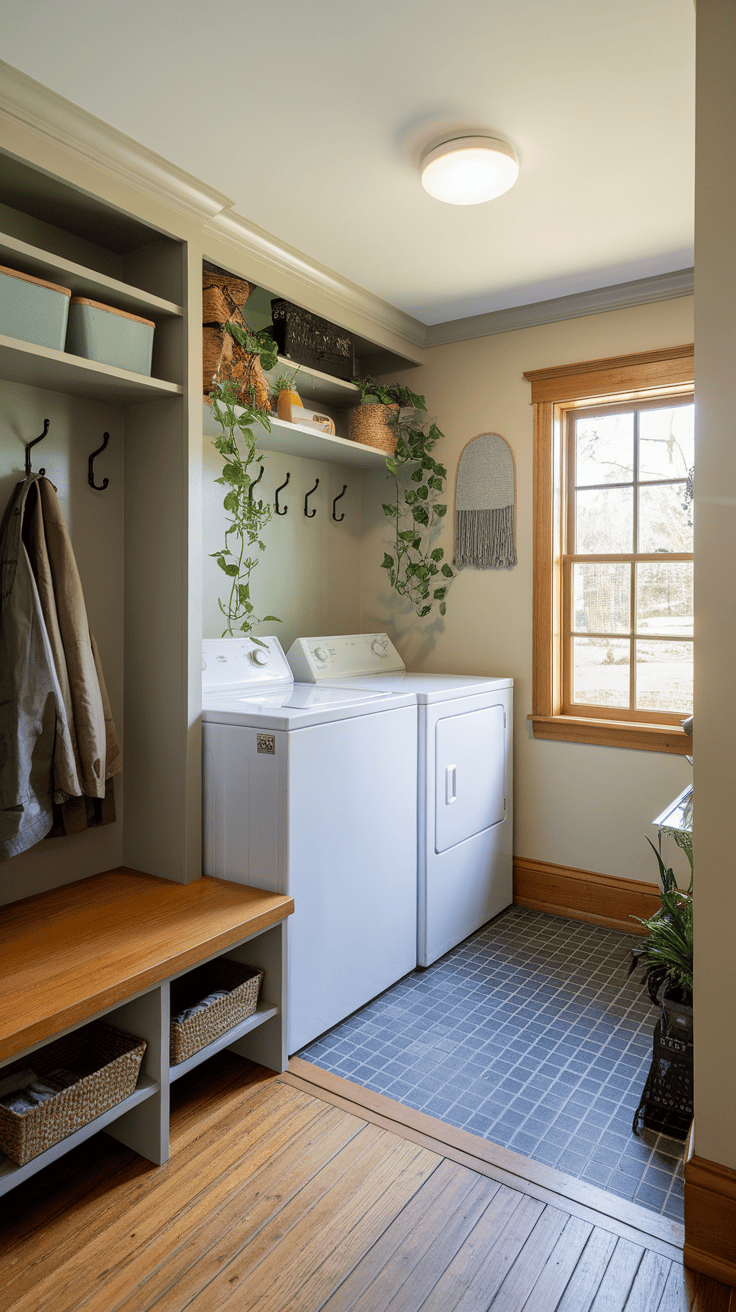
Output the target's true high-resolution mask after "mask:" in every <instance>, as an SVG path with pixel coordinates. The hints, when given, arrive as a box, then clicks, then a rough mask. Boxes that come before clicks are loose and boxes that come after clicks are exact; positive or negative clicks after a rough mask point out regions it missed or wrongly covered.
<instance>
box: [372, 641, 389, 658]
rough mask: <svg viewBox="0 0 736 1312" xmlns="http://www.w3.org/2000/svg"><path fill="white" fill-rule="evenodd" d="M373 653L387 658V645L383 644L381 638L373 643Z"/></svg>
mask: <svg viewBox="0 0 736 1312" xmlns="http://www.w3.org/2000/svg"><path fill="white" fill-rule="evenodd" d="M371 651H372V652H373V655H374V656H385V655H386V643H385V642H382V641H381V639H380V638H374V639H373V642H372V643H371Z"/></svg>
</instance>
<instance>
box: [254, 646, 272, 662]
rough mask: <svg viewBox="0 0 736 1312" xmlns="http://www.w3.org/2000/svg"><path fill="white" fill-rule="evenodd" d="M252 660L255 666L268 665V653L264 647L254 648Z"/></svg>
mask: <svg viewBox="0 0 736 1312" xmlns="http://www.w3.org/2000/svg"><path fill="white" fill-rule="evenodd" d="M250 658H251V660H252V661H253V664H254V665H268V653H267V652H265V651H264V650H263V648H262V647H254V648H253V651H252V652H251V654H250Z"/></svg>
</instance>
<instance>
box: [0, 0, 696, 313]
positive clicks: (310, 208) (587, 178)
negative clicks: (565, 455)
mask: <svg viewBox="0 0 736 1312" xmlns="http://www.w3.org/2000/svg"><path fill="white" fill-rule="evenodd" d="M0 17H1V19H2V29H3V43H2V57H3V59H4V60H5V61H7V63H9V64H12V65H14V66H15V67H16V68H18V69H20V70H21V71H22V72H24V73H26V74H28V75H29V76H31V77H33V78H35V79H36V80H37V81H39V82H42V83H43V84H44V85H46V86H48V87H50V88H51V89H52V90H54V91H56V92H58V93H59V94H60V95H63V96H65V97H66V98H67V99H69V100H71V101H73V102H74V103H75V104H77V105H79V106H81V107H82V108H83V109H85V110H87V111H88V112H90V113H93V114H95V115H97V116H98V117H99V118H101V119H103V120H104V121H105V122H107V123H109V124H111V125H112V126H113V127H115V128H117V129H119V130H120V131H121V132H124V133H126V134H127V135H128V136H131V137H133V138H135V139H136V140H137V141H139V142H141V143H142V144H143V145H144V146H146V147H148V148H149V149H150V150H153V151H155V152H157V153H158V154H160V155H162V156H164V158H166V159H168V160H169V161H170V162H171V163H173V164H176V165H177V166H178V167H179V168H182V169H184V170H186V171H187V172H189V173H192V174H194V176H195V177H197V178H199V179H200V180H201V181H202V182H204V183H207V184H208V185H209V186H210V187H213V188H215V189H216V190H219V191H221V192H224V193H225V194H226V195H227V196H229V197H230V198H231V199H232V200H233V202H234V209H235V211H236V212H237V213H239V214H240V215H242V216H243V217H244V218H246V219H247V220H249V221H250V222H252V223H255V224H257V225H258V226H259V227H262V228H265V229H266V230H267V231H268V232H270V233H272V234H273V235H274V236H275V237H277V238H279V239H281V240H282V241H284V242H286V243H287V244H288V245H290V246H293V247H296V248H297V249H298V250H300V251H302V252H304V253H305V254H306V255H308V256H309V257H311V258H312V259H314V260H317V261H318V262H320V263H321V264H324V265H327V266H328V267H329V268H331V269H333V270H334V271H335V272H337V273H339V274H340V275H342V276H343V277H345V278H348V279H350V280H351V281H353V282H355V283H357V284H358V285H359V286H361V287H363V288H365V289H366V290H368V291H370V292H372V293H374V294H375V295H377V296H380V297H382V298H383V299H384V300H386V301H388V302H389V303H390V304H392V305H395V306H397V307H398V308H399V309H402V310H404V311H406V312H407V313H409V314H411V315H414V316H415V317H416V318H418V319H420V320H421V321H422V322H423V323H426V324H434V323H438V322H443V321H445V320H448V319H455V318H460V317H462V316H465V315H469V314H481V313H485V312H488V311H492V310H499V309H505V308H507V307H510V306H517V305H523V304H528V303H530V302H534V301H539V300H546V299H548V298H550V297H555V296H564V295H568V294H570V293H573V292H581V291H588V290H591V289H593V288H597V287H603V286H609V285H611V284H614V283H619V282H626V281H629V280H632V279H636V278H645V277H649V276H652V275H656V274H662V273H669V272H672V271H673V270H676V269H682V268H687V267H689V266H690V265H692V262H693V251H692V246H693V189H694V117H695V110H694V43H695V33H694V27H695V23H694V6H693V3H692V0H372V3H370V4H364V3H356V0H277V2H276V3H274V4H272V5H270V6H269V5H267V4H266V3H260V4H255V3H253V0H209V2H208V3H206V4H202V3H201V0H196V3H195V2H194V0H123V3H120V0H54V2H53V3H49V0H0ZM466 126H467V127H484V128H488V129H492V130H495V131H496V132H497V133H498V135H500V136H504V137H506V139H507V140H509V141H510V142H511V143H512V145H513V146H514V147H515V149H516V152H517V154H518V156H519V161H520V166H521V172H520V176H519V181H518V182H517V184H516V186H515V187H513V188H512V190H511V191H510V192H507V193H506V195H505V196H502V197H500V198H499V199H498V200H495V201H491V202H489V203H487V204H485V205H477V206H468V207H465V206H450V205H443V204H442V203H440V202H439V201H436V200H433V199H432V198H431V197H430V196H428V195H426V193H425V192H424V191H423V190H422V187H421V185H420V182H419V175H418V172H417V169H416V160H417V158H418V155H419V154H420V153H421V150H422V147H423V146H424V145H425V144H426V143H427V142H428V141H429V140H430V139H433V138H436V137H437V136H438V135H440V134H441V133H442V132H443V131H444V130H445V129H455V128H458V127H461V128H462V127H466Z"/></svg>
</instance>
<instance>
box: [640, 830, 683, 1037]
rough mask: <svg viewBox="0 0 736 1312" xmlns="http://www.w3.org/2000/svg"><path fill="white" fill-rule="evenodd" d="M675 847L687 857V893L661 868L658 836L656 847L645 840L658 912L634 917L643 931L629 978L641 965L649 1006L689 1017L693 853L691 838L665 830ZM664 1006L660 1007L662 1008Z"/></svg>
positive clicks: (662, 861) (663, 867) (660, 841)
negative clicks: (655, 870) (655, 874)
mask: <svg viewBox="0 0 736 1312" xmlns="http://www.w3.org/2000/svg"><path fill="white" fill-rule="evenodd" d="M668 832H669V833H671V834H672V837H673V838H674V840H675V842H676V843H677V845H678V847H680V848H681V849H682V850H683V851H684V852H685V854H686V855H687V858H688V861H689V864H690V884H689V886H688V888H687V889H681V888H679V887H678V884H677V880H676V879H675V875H674V871H673V870H672V869H671V868H670V867H668V866H667V865H665V862H664V858H663V857H662V832H661V830H660V831H659V833H658V845H657V847H655V846H654V843H653V842H652V841H651V839H649V838H648V839H647V842H648V843H649V846H650V847H651V849H652V851H653V852H654V855H655V857H656V858H657V864H658V866H659V887H660V894H659V896H660V902H661V905H660V907H659V909H658V910H657V911H656V912H655V913H654V915H653V916H650V918H649V919H648V920H643V919H642V918H641V916H634V919H635V920H638V921H639V924H640V925H643V926H644V928H645V929H646V930H647V938H646V940H645V942H644V944H643V946H642V947H641V948H635V949H634V952H633V953H632V957H633V960H632V963H631V967H630V969H629V974H631V972H632V971H633V970H635V969H636V967H637V966H638V965H641V964H643V966H644V975H643V982H644V983H646V986H647V991H648V993H649V996H650V998H651V999H652V1001H653V1002H659V1003H660V1004H662V1000H663V999H667V1000H668V1002H669V1001H671V1002H672V1004H673V1006H675V1007H677V1006H679V1007H684V1008H686V1009H687V1010H688V1011H689V1012H690V1015H691V1016H692V1000H693V851H692V836H691V835H690V834H687V833H684V832H683V831H678V830H669V831H668ZM663 1005H664V1004H663Z"/></svg>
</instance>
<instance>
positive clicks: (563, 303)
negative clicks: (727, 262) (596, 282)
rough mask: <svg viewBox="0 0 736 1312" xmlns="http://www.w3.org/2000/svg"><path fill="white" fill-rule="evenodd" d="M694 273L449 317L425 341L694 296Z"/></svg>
mask: <svg viewBox="0 0 736 1312" xmlns="http://www.w3.org/2000/svg"><path fill="white" fill-rule="evenodd" d="M694 274H695V271H694V269H677V270H675V272H674V273H661V274H657V275H656V276H654V277H652V278H637V279H635V280H634V281H633V282H620V283H616V284H614V286H612V287H596V288H594V289H593V290H592V291H589V292H575V293H573V294H572V295H571V296H556V297H554V298H553V299H552V300H549V301H534V302H532V303H531V304H530V305H518V306H513V307H511V308H510V309H508V310H492V311H491V312H490V313H489V314H473V315H470V316H468V318H466V319H448V320H447V322H446V323H437V324H432V325H431V326H430V327H429V328H427V336H426V341H425V345H426V346H447V345H449V343H451V342H465V341H468V340H469V339H470V338H472V337H491V336H493V334H494V333H510V332H515V331H516V330H517V329H519V328H536V327H538V326H539V325H540V324H545V323H557V322H559V321H560V320H562V319H583V318H585V316H586V315H589V314H605V313H606V311H608V310H626V309H629V308H630V307H631V306H634V305H647V304H648V303H650V302H652V301H670V300H674V299H675V298H676V297H678V296H692V294H693V291H694V286H695V280H694Z"/></svg>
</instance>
